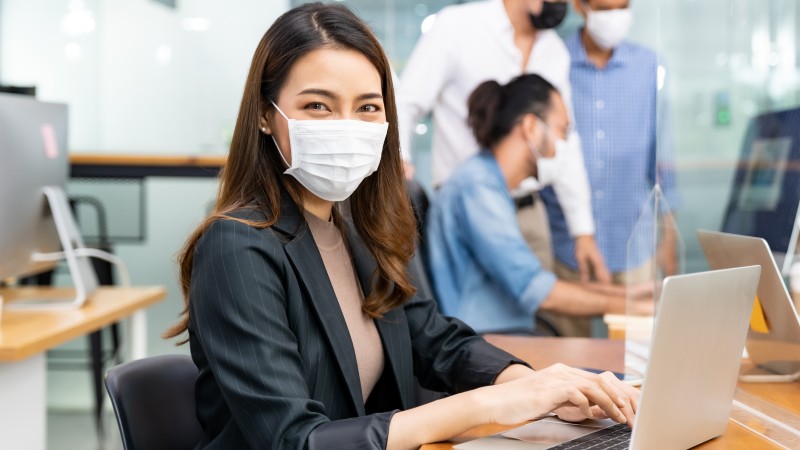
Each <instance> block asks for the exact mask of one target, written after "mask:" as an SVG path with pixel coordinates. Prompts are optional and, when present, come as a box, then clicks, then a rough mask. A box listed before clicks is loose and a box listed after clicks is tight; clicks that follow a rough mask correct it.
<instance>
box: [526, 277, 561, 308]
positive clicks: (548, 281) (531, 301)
mask: <svg viewBox="0 0 800 450" xmlns="http://www.w3.org/2000/svg"><path fill="white" fill-rule="evenodd" d="M555 284H556V276H555V274H553V272H548V271H546V270H542V271H541V272H539V274H538V275H536V276H535V277H533V279H532V280H531V282H530V283H528V287H526V288H525V291H523V292H522V299H521V302H522V304H523V305H524V306H525V308H526V309H527V310H528V311H530V313H531V315H533V314H534V313H535V312H536V311H537V310H538V309H539V306H540V305H541V304H542V302H544V300H545V299H546V298H547V297H548V296H549V295H550V292H551V291H552V290H553V287H554V286H555Z"/></svg>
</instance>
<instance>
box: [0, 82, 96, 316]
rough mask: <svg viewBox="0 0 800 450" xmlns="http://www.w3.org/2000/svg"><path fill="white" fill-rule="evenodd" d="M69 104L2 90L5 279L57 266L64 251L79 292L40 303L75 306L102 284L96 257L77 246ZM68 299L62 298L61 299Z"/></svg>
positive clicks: (1, 260)
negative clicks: (69, 189)
mask: <svg viewBox="0 0 800 450" xmlns="http://www.w3.org/2000/svg"><path fill="white" fill-rule="evenodd" d="M68 171H69V162H68V158H67V107H66V105H60V104H54V103H45V102H40V101H37V100H36V99H35V98H33V97H29V96H25V95H17V94H2V93H0V280H5V279H7V278H9V277H21V276H26V275H32V274H35V273H38V272H42V271H46V270H49V269H52V268H53V267H54V266H55V265H56V264H57V262H58V261H59V258H52V257H51V258H43V257H42V255H46V254H53V253H55V252H61V251H63V252H64V258H61V259H66V260H67V264H68V266H69V270H70V274H71V275H72V278H73V282H74V284H75V288H76V291H77V293H76V297H75V298H74V299H71V300H68V301H65V302H55V301H54V302H51V301H49V300H51V299H48V300H47V301H45V302H42V303H41V305H39V303H37V302H36V301H32V302H25V305H23V304H22V303H20V304H19V305H13V304H12V305H9V306H10V307H14V306H20V307H28V306H43V307H45V308H48V307H51V306H54V307H62V306H63V307H76V306H80V305H81V304H83V302H84V301H85V300H86V297H87V296H88V294H89V293H90V292H91V291H93V290H94V289H95V288H96V287H97V280H96V277H95V275H94V272H93V269H92V266H91V262H90V261H89V260H88V258H80V257H77V256H76V254H75V251H74V250H75V248H80V247H82V246H83V242H82V240H81V237H80V234H79V233H78V231H77V226H76V225H75V221H74V218H73V217H72V215H71V211H70V210H69V204H68V201H67V197H66V194H65V187H66V184H67V176H68ZM61 300H63V299H61Z"/></svg>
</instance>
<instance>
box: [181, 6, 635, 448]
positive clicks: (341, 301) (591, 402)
mask: <svg viewBox="0 0 800 450" xmlns="http://www.w3.org/2000/svg"><path fill="white" fill-rule="evenodd" d="M394 98H395V96H394V91H393V88H392V81H391V76H390V71H389V62H388V60H387V58H386V55H385V54H384V53H383V50H382V49H381V47H380V44H379V43H378V41H377V39H376V38H375V37H374V36H373V35H372V33H371V32H370V31H369V29H368V28H367V26H366V25H365V24H364V23H363V22H361V21H360V20H358V19H357V18H356V17H355V15H353V13H352V12H350V10H348V9H347V8H346V7H344V6H342V5H340V4H331V5H324V4H320V3H314V4H304V5H302V6H299V7H297V8H295V9H293V10H291V11H289V12H287V13H285V14H284V15H282V16H281V17H279V18H278V19H277V20H276V21H275V23H274V24H273V25H272V26H271V27H270V28H269V30H267V32H266V34H265V35H264V37H263V39H262V40H261V42H260V44H259V45H258V47H257V49H256V52H255V55H254V57H253V62H252V67H251V68H250V71H249V76H248V79H247V82H246V84H245V88H244V95H243V98H242V103H241V109H240V113H239V116H238V118H237V121H236V129H235V132H234V136H233V140H232V143H231V148H230V153H229V155H228V160H227V163H226V164H225V168H224V170H223V172H222V175H221V183H220V191H219V195H218V198H217V202H216V205H215V207H214V210H213V211H212V213H211V215H210V216H209V217H208V218H207V219H206V220H205V221H204V222H203V223H202V224H201V225H200V227H199V228H198V229H197V230H196V231H195V232H194V233H193V234H192V235H191V237H190V238H189V240H188V241H187V243H186V245H185V247H184V248H183V250H182V253H181V255H180V259H179V262H180V274H181V286H182V288H183V291H184V296H185V302H186V309H185V310H184V315H183V317H182V321H181V322H180V323H179V324H178V325H176V326H175V327H174V328H173V329H172V330H171V332H170V333H169V335H171V336H177V335H179V334H182V333H183V332H188V338H187V340H188V342H189V344H190V349H191V353H192V359H193V360H194V362H195V364H196V365H197V367H198V369H199V372H200V373H199V376H198V379H197V384H196V386H195V402H196V410H197V418H198V420H199V422H200V424H201V425H202V427H203V431H204V436H203V439H202V441H201V442H200V444H199V445H198V448H219V449H249V448H252V449H287V450H288V449H294V450H300V449H311V450H314V449H332V448H358V449H383V448H390V449H406V448H417V447H419V446H420V445H421V444H424V443H428V442H436V441H440V440H444V439H449V438H451V437H454V436H456V435H458V434H461V433H463V432H464V431H466V430H468V429H470V428H473V427H475V426H477V425H480V424H484V423H502V424H514V423H519V422H522V421H525V420H529V419H533V418H535V417H537V416H540V415H542V414H544V413H547V412H548V411H555V412H556V413H557V414H558V415H559V416H560V417H562V418H566V419H568V420H581V419H583V418H586V417H591V416H599V417H605V416H608V417H611V418H613V419H614V420H616V421H619V422H627V423H629V424H632V423H633V422H632V421H633V419H634V414H635V410H634V409H635V407H634V405H636V404H637V403H636V397H637V395H638V394H637V393H636V391H635V390H633V389H632V388H630V387H628V386H626V385H624V384H622V383H621V382H619V381H618V380H616V378H614V377H613V375H611V374H610V373H606V374H603V375H595V374H590V373H588V372H585V371H582V370H578V369H573V368H570V367H566V366H563V365H556V366H551V367H549V368H545V369H542V370H538V371H533V370H531V369H530V368H529V367H527V366H526V365H524V363H522V362H521V361H520V360H518V359H517V358H515V357H513V356H512V355H509V354H507V353H505V352H503V351H501V350H499V349H497V348H495V347H493V346H491V345H489V344H488V343H487V342H486V341H484V340H483V339H482V338H481V337H479V336H477V335H476V334H475V333H474V332H473V331H472V330H471V329H470V328H469V327H467V326H466V325H464V323H462V322H460V321H458V320H456V319H452V318H446V317H443V316H441V315H439V313H438V312H437V311H436V306H435V304H434V303H433V302H432V301H430V300H428V299H421V298H417V297H415V296H414V287H413V285H412V284H411V281H410V280H409V275H408V272H407V270H406V267H407V265H408V262H409V260H410V258H411V255H412V252H413V250H414V238H415V224H414V216H413V213H412V211H411V207H410V205H409V202H408V196H407V193H406V191H405V185H404V180H403V168H402V162H401V159H400V148H399V143H398V132H397V113H396V108H395V103H394ZM345 199H349V211H350V216H349V217H346V216H345V215H344V214H343V212H342V209H343V208H340V203H339V202H340V201H343V200H345ZM415 376H416V377H417V379H419V380H420V382H421V383H422V384H423V385H424V386H425V387H428V388H431V389H436V390H445V391H447V392H450V393H452V394H453V395H451V396H450V397H447V398H444V399H441V400H437V401H434V402H431V403H428V404H426V405H422V406H416V407H415V405H414V403H413V386H414V385H413V383H414V382H415V381H414V380H415Z"/></svg>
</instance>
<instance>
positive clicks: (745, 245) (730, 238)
mask: <svg viewBox="0 0 800 450" xmlns="http://www.w3.org/2000/svg"><path fill="white" fill-rule="evenodd" d="M697 239H698V240H699V241H700V246H702V247H703V252H704V253H705V255H706V259H707V260H708V265H709V266H710V267H711V268H712V269H727V268H730V267H741V266H747V265H752V264H757V265H760V266H761V268H762V272H761V281H760V282H759V284H758V298H759V300H760V301H759V303H760V306H761V311H763V312H759V310H758V308H756V310H755V311H754V312H753V315H754V317H753V320H752V322H751V326H750V331H749V333H748V336H747V343H746V344H745V346H746V348H747V353H748V355H749V356H750V359H752V360H753V362H754V363H756V364H757V365H758V367H757V368H756V369H755V370H752V371H750V372H748V373H743V374H742V375H741V378H742V381H749V382H781V381H783V382H786V381H793V380H797V379H800V317H799V316H798V313H797V307H796V306H795V305H794V304H793V303H792V298H791V296H790V295H789V292H788V291H787V290H786V285H784V283H783V280H782V279H781V274H780V271H779V270H778V266H777V265H776V262H775V260H774V259H773V257H772V252H771V251H770V248H769V244H768V243H767V242H766V241H765V240H764V239H761V238H756V237H750V236H740V235H737V234H729V233H719V232H716V231H706V230H697ZM760 314H761V316H760V317H759V315H760Z"/></svg>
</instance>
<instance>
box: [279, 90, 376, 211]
mask: <svg viewBox="0 0 800 450" xmlns="http://www.w3.org/2000/svg"><path fill="white" fill-rule="evenodd" d="M272 104H273V105H274V106H275V109H277V110H278V112H279V113H280V114H281V115H282V116H283V117H284V118H285V119H286V121H287V122H288V123H289V144H290V146H291V149H292V164H289V163H288V162H287V161H286V159H285V158H284V157H283V153H282V152H281V151H280V146H278V141H276V140H275V136H274V135H273V136H272V140H273V141H274V142H275V146H276V147H278V152H279V153H280V154H281V158H282V159H283V162H285V163H286V165H287V166H289V168H288V169H286V171H285V172H283V173H285V174H287V175H291V176H293V177H294V178H295V179H297V181H299V182H300V184H302V185H303V187H305V188H306V189H308V190H309V191H311V193H312V194H314V195H316V196H317V197H319V198H321V199H323V200H328V201H331V202H339V201H342V200H344V199H346V198H347V197H350V195H351V194H352V193H353V192H354V191H355V190H356V188H357V187H358V185H359V184H361V182H362V181H363V180H364V178H366V177H368V176H369V175H371V174H372V173H373V172H375V171H376V170H378V165H379V164H380V162H381V153H382V152H383V141H384V140H385V139H386V131H387V130H388V129H389V123H388V122H384V123H375V122H364V121H363V120H295V119H290V118H288V117H286V114H284V113H283V111H281V109H280V108H278V105H276V104H275V102H272Z"/></svg>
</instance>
